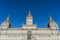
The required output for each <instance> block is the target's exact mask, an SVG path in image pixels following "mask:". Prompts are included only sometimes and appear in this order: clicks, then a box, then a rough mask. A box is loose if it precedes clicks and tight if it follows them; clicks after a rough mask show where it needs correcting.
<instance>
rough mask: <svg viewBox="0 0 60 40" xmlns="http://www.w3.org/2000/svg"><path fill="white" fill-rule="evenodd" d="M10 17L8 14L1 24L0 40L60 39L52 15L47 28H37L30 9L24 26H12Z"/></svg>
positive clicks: (59, 33)
mask: <svg viewBox="0 0 60 40" xmlns="http://www.w3.org/2000/svg"><path fill="white" fill-rule="evenodd" d="M9 19H10V17H9V16H8V17H7V19H6V20H4V21H3V22H2V24H1V26H0V40H60V32H59V28H58V25H57V24H56V22H55V21H54V20H53V19H52V17H51V16H50V17H49V22H48V25H47V28H37V25H36V24H33V16H32V15H31V12H30V11H29V12H28V15H27V17H26V24H22V28H11V22H10V20H9Z"/></svg>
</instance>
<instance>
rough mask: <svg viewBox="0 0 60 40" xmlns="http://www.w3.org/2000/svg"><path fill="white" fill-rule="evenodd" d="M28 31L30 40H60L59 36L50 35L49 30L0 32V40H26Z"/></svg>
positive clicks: (10, 30)
mask: <svg viewBox="0 0 60 40" xmlns="http://www.w3.org/2000/svg"><path fill="white" fill-rule="evenodd" d="M28 31H31V40H60V34H57V35H55V34H52V32H51V30H50V29H35V30H27V29H26V30H23V29H9V30H0V40H28V39H27V37H28Z"/></svg>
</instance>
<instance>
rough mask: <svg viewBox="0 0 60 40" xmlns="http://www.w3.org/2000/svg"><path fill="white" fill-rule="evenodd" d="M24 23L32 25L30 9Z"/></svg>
mask: <svg viewBox="0 0 60 40" xmlns="http://www.w3.org/2000/svg"><path fill="white" fill-rule="evenodd" d="M26 24H27V25H32V24H33V17H32V15H31V12H30V10H29V12H28V16H27V17H26Z"/></svg>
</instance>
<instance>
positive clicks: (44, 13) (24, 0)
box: [0, 0, 60, 28]
mask: <svg viewBox="0 0 60 40" xmlns="http://www.w3.org/2000/svg"><path fill="white" fill-rule="evenodd" d="M29 9H30V11H31V14H32V16H33V19H34V20H33V21H34V24H37V27H38V28H45V27H47V24H48V21H49V15H51V16H52V18H53V20H54V21H55V22H56V23H57V24H58V26H59V28H60V0H0V24H1V23H2V22H3V21H4V20H5V19H6V17H7V16H8V15H10V22H11V26H12V27H13V28H21V27H22V24H23V23H25V22H26V16H27V15H28V11H29Z"/></svg>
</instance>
